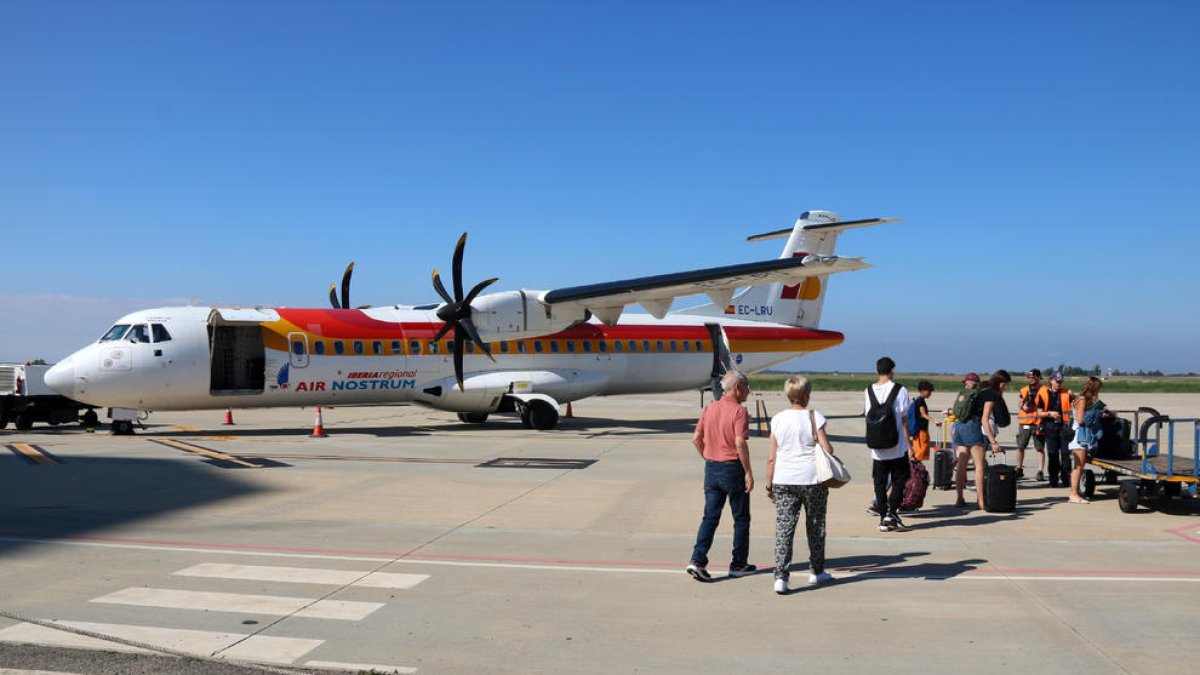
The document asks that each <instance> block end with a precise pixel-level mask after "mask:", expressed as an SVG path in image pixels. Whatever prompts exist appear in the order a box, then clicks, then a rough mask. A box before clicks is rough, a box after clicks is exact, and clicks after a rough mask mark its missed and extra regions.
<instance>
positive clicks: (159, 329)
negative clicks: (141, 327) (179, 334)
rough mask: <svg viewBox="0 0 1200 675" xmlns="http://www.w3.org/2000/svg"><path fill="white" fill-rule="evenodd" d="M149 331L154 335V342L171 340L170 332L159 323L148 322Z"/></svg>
mask: <svg viewBox="0 0 1200 675" xmlns="http://www.w3.org/2000/svg"><path fill="white" fill-rule="evenodd" d="M150 333H151V334H152V335H153V336H154V341H155V342H170V341H171V334H170V333H168V332H167V327H166V326H164V325H162V324H161V323H152V324H150Z"/></svg>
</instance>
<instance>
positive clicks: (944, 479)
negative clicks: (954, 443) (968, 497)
mask: <svg viewBox="0 0 1200 675" xmlns="http://www.w3.org/2000/svg"><path fill="white" fill-rule="evenodd" d="M953 488H954V452H953V451H951V450H938V451H937V452H935V453H933V489H934V490H951V489H953Z"/></svg>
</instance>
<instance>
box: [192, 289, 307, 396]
mask: <svg viewBox="0 0 1200 675" xmlns="http://www.w3.org/2000/svg"><path fill="white" fill-rule="evenodd" d="M271 314H274V313H273V312H271V311H270V310H228V309H216V310H213V313H212V314H211V315H210V316H209V321H208V339H209V359H210V360H209V373H210V380H209V391H210V392H211V393H212V394H213V395H214V396H234V395H245V394H261V393H262V392H263V386H264V384H265V382H266V365H267V359H266V350H265V346H264V340H263V328H262V326H261V325H260V323H259V322H260V321H263V320H271V318H272V317H271V316H270V315H271ZM243 315H245V316H243ZM274 319H275V320H277V319H278V315H275V316H274ZM303 346H304V347H305V352H304V354H303V356H302V357H296V358H304V359H307V358H308V354H307V345H303ZM290 347H291V345H289V352H290Z"/></svg>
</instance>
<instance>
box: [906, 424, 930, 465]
mask: <svg viewBox="0 0 1200 675" xmlns="http://www.w3.org/2000/svg"><path fill="white" fill-rule="evenodd" d="M908 444H909V445H911V446H912V452H913V457H916V458H917V459H918V460H919V461H922V462H924V461H925V460H927V459H929V432H928V431H925V430H924V429H922V430H921V431H918V432H917V435H916V436H913V437H911V438H909V439H908Z"/></svg>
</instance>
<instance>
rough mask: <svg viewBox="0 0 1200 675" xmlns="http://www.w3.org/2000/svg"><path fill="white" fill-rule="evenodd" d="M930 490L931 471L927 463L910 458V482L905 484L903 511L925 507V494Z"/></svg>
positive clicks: (901, 504)
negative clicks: (928, 469)
mask: <svg viewBox="0 0 1200 675" xmlns="http://www.w3.org/2000/svg"><path fill="white" fill-rule="evenodd" d="M928 490H929V471H927V470H926V469H925V463H924V462H919V461H917V460H915V459H913V458H911V457H909V458H908V482H907V483H905V484H904V499H903V500H901V502H900V510H901V511H916V510H917V509H919V508H921V507H922V506H924V505H925V493H926V491H928Z"/></svg>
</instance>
